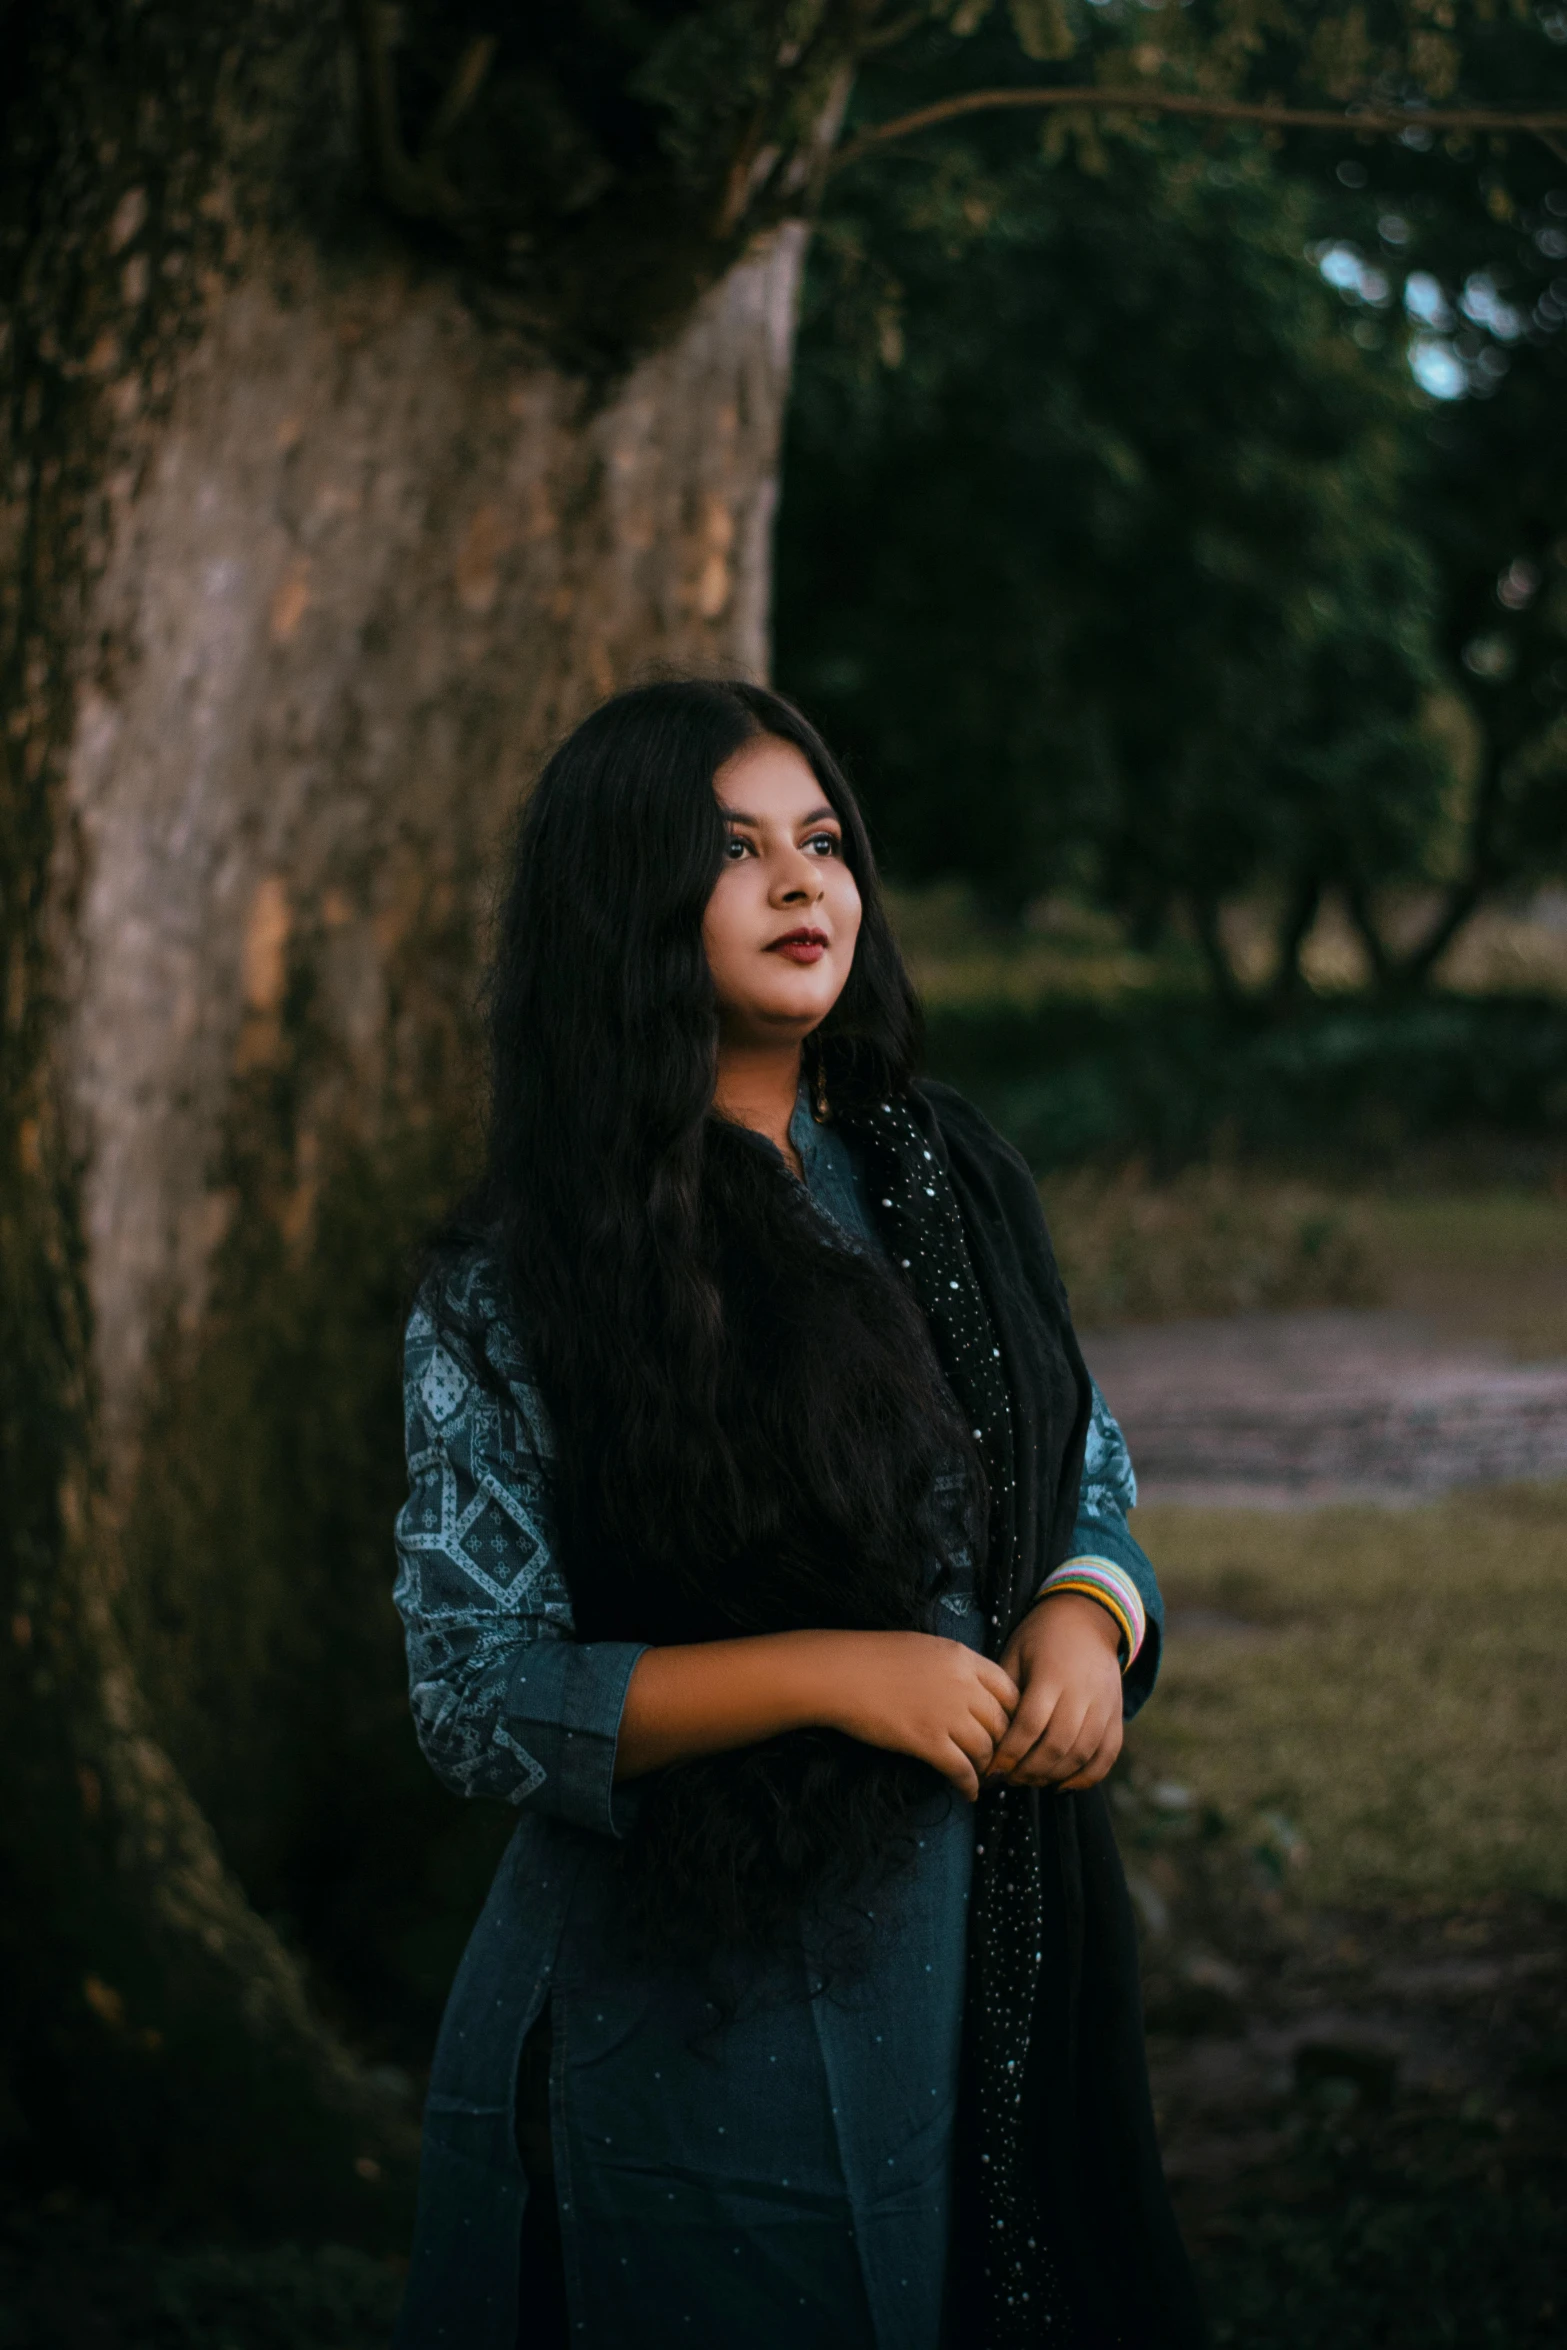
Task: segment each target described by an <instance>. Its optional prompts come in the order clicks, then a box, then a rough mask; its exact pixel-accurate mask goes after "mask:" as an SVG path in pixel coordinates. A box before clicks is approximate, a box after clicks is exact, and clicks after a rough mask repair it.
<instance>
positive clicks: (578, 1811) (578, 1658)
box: [393, 1264, 642, 1835]
mask: <svg viewBox="0 0 1567 2350" xmlns="http://www.w3.org/2000/svg"><path fill="white" fill-rule="evenodd" d="M403 1393H404V1413H405V1423H406V1434H407V1445H408V1483H409V1492H408V1499H407V1501H406V1502H405V1503H404V1505H403V1507H402V1509H401V1510H400V1511H399V1513H398V1518H397V1527H396V1542H397V1561H398V1571H397V1581H396V1584H395V1587H394V1590H393V1598H394V1600H395V1602H396V1605H397V1610H398V1613H399V1614H400V1615H401V1617H402V1620H403V1631H404V1636H405V1639H406V1643H407V1651H408V1681H409V1694H410V1699H411V1703H412V1708H413V1718H414V1728H415V1731H416V1733H417V1735H418V1739H419V1744H420V1747H421V1749H422V1750H423V1753H424V1756H425V1759H426V1761H427V1762H428V1763H429V1764H430V1767H431V1769H432V1770H433V1771H434V1772H435V1773H436V1775H437V1777H439V1778H440V1779H442V1780H443V1781H444V1782H445V1784H446V1785H447V1786H448V1787H450V1788H452V1789H453V1790H454V1791H455V1792H456V1793H457V1794H459V1795H470V1796H490V1797H494V1798H497V1799H498V1800H499V1801H501V1802H503V1803H512V1804H522V1803H527V1804H529V1805H530V1806H531V1807H532V1808H534V1809H535V1810H539V1811H546V1812H550V1813H553V1814H554V1815H555V1816H556V1817H557V1818H560V1819H565V1820H569V1821H572V1822H573V1823H574V1824H575V1825H576V1826H578V1827H583V1828H593V1829H597V1830H599V1831H600V1832H601V1833H603V1834H606V1835H616V1834H619V1833H620V1832H621V1829H622V1827H623V1824H624V1823H623V1821H622V1820H621V1819H620V1818H618V1817H617V1807H616V1804H615V1800H614V1775H615V1748H616V1742H617V1739H618V1737H619V1732H620V1717H621V1711H622V1709H623V1707H624V1705H625V1699H626V1689H627V1685H628V1684H629V1682H630V1679H631V1672H632V1667H633V1666H634V1665H635V1663H636V1661H637V1658H638V1657H639V1656H640V1655H641V1653H642V1650H641V1647H640V1646H639V1645H637V1644H635V1643H632V1642H628V1641H587V1642H584V1641H579V1640H577V1638H576V1637H575V1628H574V1625H573V1621H572V1613H571V1601H570V1598H569V1596H568V1594H567V1591H566V1586H565V1582H564V1580H563V1578H562V1575H561V1572H560V1566H559V1562H558V1560H557V1558H556V1555H555V1551H554V1548H553V1544H552V1537H551V1516H550V1489H551V1470H552V1462H553V1455H554V1446H553V1438H552V1435H551V1431H550V1428H549V1423H548V1417H547V1414H546V1413H545V1411H544V1408H543V1405H542V1402H541V1400H540V1398H539V1396H538V1393H537V1390H536V1389H535V1388H534V1386H533V1385H532V1383H531V1381H530V1379H529V1376H528V1367H527V1364H526V1361H525V1359H524V1357H523V1354H522V1350H521V1348H520V1346H519V1345H518V1343H517V1341H516V1339H515V1337H514V1335H513V1334H512V1332H511V1331H510V1330H509V1328H508V1327H507V1324H506V1322H505V1319H504V1316H503V1315H502V1313H501V1311H500V1308H499V1306H498V1304H497V1302H496V1298H495V1296H494V1293H493V1289H492V1288H491V1286H490V1284H489V1282H488V1280H487V1278H486V1274H485V1270H484V1268H483V1266H482V1264H475V1265H472V1266H470V1267H469V1268H468V1269H466V1270H465V1271H462V1272H460V1273H457V1274H454V1275H451V1276H449V1277H447V1279H446V1281H445V1285H444V1287H443V1288H442V1289H441V1290H440V1291H439V1292H437V1291H435V1290H434V1289H433V1288H431V1287H429V1286H427V1288H426V1290H425V1291H424V1292H423V1293H422V1294H421V1297H420V1301H419V1303H418V1304H417V1305H416V1306H415V1308H414V1312H413V1314H412V1316H411V1318H410V1320H409V1324H408V1333H407V1341H406V1346H405V1352H404V1376H403Z"/></svg>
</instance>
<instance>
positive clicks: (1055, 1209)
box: [1040, 1160, 1379, 1330]
mask: <svg viewBox="0 0 1567 2350" xmlns="http://www.w3.org/2000/svg"><path fill="white" fill-rule="evenodd" d="M1040 1190H1041V1195H1042V1197H1043V1199H1044V1203H1045V1214H1046V1216H1047V1218H1048V1219H1049V1223H1050V1232H1051V1237H1052V1239H1053V1241H1054V1243H1055V1249H1056V1255H1057V1257H1058V1259H1059V1261H1060V1265H1061V1272H1062V1276H1063V1278H1064V1280H1065V1282H1066V1285H1067V1290H1068V1293H1069V1295H1070V1297H1071V1300H1072V1312H1073V1316H1074V1318H1075V1320H1076V1322H1077V1325H1078V1327H1079V1329H1083V1330H1090V1329H1100V1330H1103V1329H1108V1328H1109V1327H1110V1326H1111V1325H1113V1324H1115V1323H1118V1322H1167V1321H1173V1320H1184V1319H1185V1318H1186V1317H1188V1316H1198V1315H1207V1314H1241V1313H1255V1312H1257V1311H1258V1310H1259V1309H1262V1308H1270V1309H1273V1310H1278V1309H1280V1308H1282V1307H1288V1306H1323V1305H1365V1304H1368V1303H1371V1302H1374V1301H1375V1299H1376V1298H1377V1296H1378V1294H1379V1291H1378V1285H1377V1279H1376V1275H1375V1273H1374V1271H1373V1269H1372V1266H1371V1262H1370V1256H1369V1251H1368V1247H1367V1235H1366V1230H1365V1219H1364V1217H1363V1216H1362V1215H1361V1214H1360V1213H1359V1212H1358V1211H1357V1209H1356V1207H1355V1206H1354V1204H1353V1203H1350V1202H1346V1201H1344V1200H1340V1199H1336V1198H1334V1197H1332V1196H1331V1195H1329V1194H1327V1193H1325V1192H1323V1191H1321V1190H1319V1189H1316V1188H1315V1187H1313V1186H1311V1185H1309V1184H1302V1183H1295V1182H1287V1181H1286V1182H1276V1181H1272V1180H1269V1179H1267V1178H1264V1177H1259V1176H1257V1175H1255V1174H1251V1173H1242V1172H1240V1171H1239V1170H1237V1169H1235V1168H1232V1167H1228V1166H1222V1165H1221V1166H1211V1167H1190V1168H1187V1169H1186V1171H1185V1172H1184V1173H1183V1174H1181V1175H1178V1176H1177V1177H1176V1178H1175V1180H1174V1181H1173V1182H1171V1183H1162V1184H1157V1183H1154V1182H1152V1181H1150V1179H1149V1177H1148V1175H1147V1172H1146V1170H1145V1169H1144V1168H1143V1167H1142V1166H1141V1164H1140V1163H1139V1162H1137V1161H1135V1160H1134V1161H1133V1162H1132V1163H1131V1164H1130V1165H1128V1166H1125V1167H1122V1168H1119V1169H1118V1170H1116V1171H1115V1172H1114V1173H1112V1174H1106V1173H1104V1172H1102V1171H1101V1170H1099V1169H1095V1168H1081V1169H1077V1170H1074V1171H1073V1172H1071V1173H1066V1174H1058V1175H1052V1176H1049V1177H1047V1178H1046V1180H1045V1181H1044V1183H1043V1184H1041V1186H1040Z"/></svg>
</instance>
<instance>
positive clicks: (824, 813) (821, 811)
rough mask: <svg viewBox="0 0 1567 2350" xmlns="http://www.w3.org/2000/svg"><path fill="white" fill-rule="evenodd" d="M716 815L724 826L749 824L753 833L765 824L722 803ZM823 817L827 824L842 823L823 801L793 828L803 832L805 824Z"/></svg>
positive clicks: (832, 809)
mask: <svg viewBox="0 0 1567 2350" xmlns="http://www.w3.org/2000/svg"><path fill="white" fill-rule="evenodd" d="M718 813H719V814H720V816H722V818H723V820H724V822H725V823H726V824H749V825H750V827H751V829H752V831H753V832H760V831H762V830H763V828H764V825H765V822H766V819H765V818H764V817H761V816H747V815H745V814H743V813H742V811H741V810H740V809H739V808H726V807H725V806H724V804H723V802H722V801H720V802H719V807H718ZM824 817H825V819H826V821H827V822H828V823H829V824H838V823H840V822H841V821H842V819H841V818H840V816H839V814H838V811H837V809H836V808H834V807H832V806H830V805H829V804H828V802H827V801H826V800H823V802H822V804H821V806H820V807H819V808H813V809H812V810H811V812H810V814H809V816H800V817H797V818H796V819H795V828H796V830H797V831H803V830H804V828H805V826H806V825H807V824H820V823H821V822H822V820H823V818H824Z"/></svg>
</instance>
